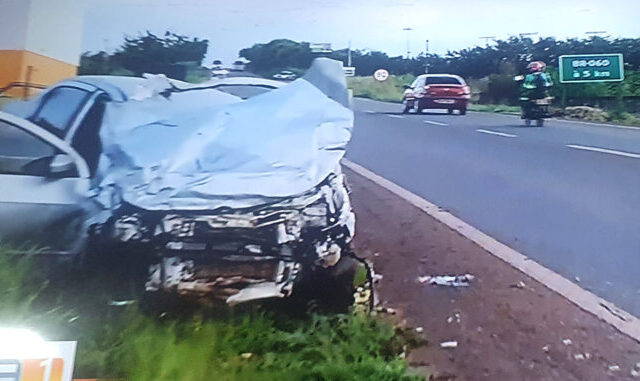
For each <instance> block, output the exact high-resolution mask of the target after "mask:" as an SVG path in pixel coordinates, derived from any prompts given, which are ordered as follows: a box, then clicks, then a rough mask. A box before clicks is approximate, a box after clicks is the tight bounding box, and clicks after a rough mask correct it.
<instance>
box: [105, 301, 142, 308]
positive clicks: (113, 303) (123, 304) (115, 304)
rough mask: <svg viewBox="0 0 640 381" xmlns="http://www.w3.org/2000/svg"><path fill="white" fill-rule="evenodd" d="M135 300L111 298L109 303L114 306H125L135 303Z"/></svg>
mask: <svg viewBox="0 0 640 381" xmlns="http://www.w3.org/2000/svg"><path fill="white" fill-rule="evenodd" d="M135 303H136V301H135V300H110V301H109V305H110V306H114V307H124V306H130V305H132V304H135Z"/></svg>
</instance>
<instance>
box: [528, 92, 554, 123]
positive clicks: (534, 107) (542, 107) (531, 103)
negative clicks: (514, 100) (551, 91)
mask: <svg viewBox="0 0 640 381" xmlns="http://www.w3.org/2000/svg"><path fill="white" fill-rule="evenodd" d="M552 99H553V98H552V97H545V98H542V99H529V100H527V101H523V102H522V105H521V106H522V119H524V124H525V126H527V127H529V126H531V122H532V121H534V120H535V122H536V126H537V127H543V126H544V120H545V119H548V118H551V114H549V105H551V100H552Z"/></svg>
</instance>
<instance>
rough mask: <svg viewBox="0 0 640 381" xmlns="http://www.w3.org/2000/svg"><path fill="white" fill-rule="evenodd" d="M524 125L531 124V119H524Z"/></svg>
mask: <svg viewBox="0 0 640 381" xmlns="http://www.w3.org/2000/svg"><path fill="white" fill-rule="evenodd" d="M524 125H525V126H527V127H529V126H531V119H525V120H524Z"/></svg>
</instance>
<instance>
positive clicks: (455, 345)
mask: <svg viewBox="0 0 640 381" xmlns="http://www.w3.org/2000/svg"><path fill="white" fill-rule="evenodd" d="M440 348H445V349H448V348H458V342H457V341H455V340H454V341H443V342H442V343H440Z"/></svg>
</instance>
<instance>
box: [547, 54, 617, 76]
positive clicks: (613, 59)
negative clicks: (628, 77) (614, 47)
mask: <svg viewBox="0 0 640 381" xmlns="http://www.w3.org/2000/svg"><path fill="white" fill-rule="evenodd" d="M559 72H560V73H559V74H560V82H561V83H584V82H620V81H624V62H623V57H622V54H576V55H565V56H560V57H559Z"/></svg>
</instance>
